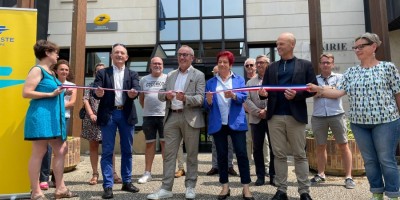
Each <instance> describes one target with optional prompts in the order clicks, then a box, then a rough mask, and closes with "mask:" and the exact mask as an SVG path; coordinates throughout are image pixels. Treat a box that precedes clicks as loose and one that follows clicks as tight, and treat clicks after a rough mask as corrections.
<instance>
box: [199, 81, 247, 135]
mask: <svg viewBox="0 0 400 200" xmlns="http://www.w3.org/2000/svg"><path fill="white" fill-rule="evenodd" d="M217 82H218V79H217V77H213V78H211V79H210V80H208V81H207V83H206V89H205V92H215V91H216V88H217ZM240 87H245V83H244V79H243V78H242V77H241V76H238V75H235V74H233V75H232V88H240ZM235 93H236V97H237V99H236V100H233V99H232V101H231V107H230V108H229V117H228V126H229V127H230V128H231V129H232V130H235V131H247V121H246V113H245V112H244V109H243V103H244V102H245V101H246V99H247V92H235ZM204 96H205V98H204V108H205V109H206V111H207V112H208V134H213V133H216V132H218V131H219V130H220V129H221V127H222V119H221V112H220V110H219V107H218V100H217V94H215V93H214V94H213V102H212V104H211V105H208V103H207V97H206V95H204Z"/></svg>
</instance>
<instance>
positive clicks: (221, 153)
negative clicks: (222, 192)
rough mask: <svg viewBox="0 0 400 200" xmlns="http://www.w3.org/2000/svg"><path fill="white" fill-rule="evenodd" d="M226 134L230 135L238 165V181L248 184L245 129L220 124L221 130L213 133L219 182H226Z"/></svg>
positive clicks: (248, 168) (248, 171)
mask: <svg viewBox="0 0 400 200" xmlns="http://www.w3.org/2000/svg"><path fill="white" fill-rule="evenodd" d="M228 135H230V136H231V139H232V144H233V148H234V151H235V153H236V158H237V163H238V167H239V174H240V182H241V183H242V184H249V183H250V182H251V179H250V167H249V159H248V157H247V150H246V131H235V130H232V129H231V128H230V127H229V126H228V125H222V128H221V130H219V131H218V132H216V133H214V134H213V137H214V142H215V147H216V149H217V158H218V171H219V182H220V183H221V184H225V183H228V182H229V180H228Z"/></svg>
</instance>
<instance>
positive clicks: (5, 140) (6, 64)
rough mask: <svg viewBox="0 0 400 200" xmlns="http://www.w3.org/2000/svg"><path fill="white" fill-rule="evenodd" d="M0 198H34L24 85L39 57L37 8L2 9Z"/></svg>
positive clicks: (0, 51) (0, 10)
mask: <svg viewBox="0 0 400 200" xmlns="http://www.w3.org/2000/svg"><path fill="white" fill-rule="evenodd" d="M0 16H1V17H0V122H1V125H0V199H16V198H24V197H28V198H29V197H30V183H29V176H28V160H29V157H30V154H31V143H30V142H27V141H24V120H25V114H26V110H27V108H28V105H29V100H28V99H23V98H22V87H23V83H24V80H25V78H26V76H27V75H28V72H29V69H30V68H31V67H32V66H34V65H35V63H36V60H35V56H34V52H33V45H34V44H35V42H36V27H37V22H36V17H37V12H36V9H17V8H10V9H8V8H0Z"/></svg>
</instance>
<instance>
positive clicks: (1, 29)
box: [0, 25, 9, 34]
mask: <svg viewBox="0 0 400 200" xmlns="http://www.w3.org/2000/svg"><path fill="white" fill-rule="evenodd" d="M7 30H9V29H8V28H7V27H6V26H1V25H0V34H2V33H3V32H4V31H7Z"/></svg>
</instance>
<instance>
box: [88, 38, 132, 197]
mask: <svg viewBox="0 0 400 200" xmlns="http://www.w3.org/2000/svg"><path fill="white" fill-rule="evenodd" d="M111 60H112V66H111V67H108V68H105V69H102V70H100V71H99V72H98V73H97V74H96V79H95V81H94V85H95V86H97V87H98V89H96V90H95V93H93V96H94V97H95V98H96V99H100V104H99V108H98V111H97V124H98V125H99V126H100V129H101V132H102V137H103V139H102V154H101V161H100V164H101V171H102V175H103V189H104V193H103V195H102V198H103V199H111V198H113V193H112V187H113V185H114V179H113V167H112V166H113V162H112V157H113V153H114V144H115V135H116V132H117V128H118V130H119V135H120V144H121V176H122V182H123V185H122V189H121V190H123V191H128V192H133V193H136V192H139V189H138V188H136V187H135V186H134V185H133V184H132V180H131V177H132V143H133V132H134V131H135V124H136V123H137V116H136V108H135V105H134V103H133V100H134V99H135V98H136V97H137V96H138V92H137V91H138V90H140V86H139V76H138V74H137V73H136V72H134V71H131V70H129V68H128V67H126V66H125V62H126V61H127V60H128V53H127V49H126V47H125V46H124V45H122V44H115V45H113V49H112V52H111ZM104 88H109V89H116V90H115V91H114V90H105V89H104ZM121 90H129V91H121Z"/></svg>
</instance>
